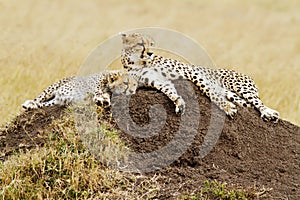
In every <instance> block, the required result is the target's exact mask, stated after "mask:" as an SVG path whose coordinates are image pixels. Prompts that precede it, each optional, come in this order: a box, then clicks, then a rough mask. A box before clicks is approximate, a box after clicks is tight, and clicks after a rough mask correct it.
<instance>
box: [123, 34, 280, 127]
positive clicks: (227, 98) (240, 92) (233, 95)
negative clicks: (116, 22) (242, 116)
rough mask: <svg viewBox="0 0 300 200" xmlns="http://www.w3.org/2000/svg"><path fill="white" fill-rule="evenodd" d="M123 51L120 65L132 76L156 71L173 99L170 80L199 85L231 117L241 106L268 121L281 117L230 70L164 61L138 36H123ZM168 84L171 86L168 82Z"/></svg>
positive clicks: (149, 41) (250, 83)
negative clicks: (133, 73)
mask: <svg viewBox="0 0 300 200" xmlns="http://www.w3.org/2000/svg"><path fill="white" fill-rule="evenodd" d="M121 36H122V40H123V49H122V56H121V61H122V64H123V66H124V68H125V69H127V70H128V71H129V72H130V71H131V72H132V71H133V72H134V71H139V70H141V69H143V68H148V69H153V70H154V72H156V74H159V75H160V77H161V78H160V82H159V85H160V87H162V88H164V91H165V92H164V93H165V94H166V95H167V96H168V97H169V98H170V96H172V95H173V94H172V93H173V91H174V90H173V89H172V90H168V85H169V80H176V79H186V80H190V81H192V82H193V83H194V84H195V85H197V86H198V87H199V89H200V91H201V92H202V93H204V94H205V95H206V96H207V97H208V98H209V99H210V100H211V101H212V102H214V103H215V104H216V105H217V106H218V107H219V108H220V109H222V110H223V111H224V112H225V113H226V114H227V115H228V116H229V117H231V118H232V117H233V116H234V115H235V114H236V113H237V107H236V105H238V106H244V107H255V108H256V109H257V110H259V111H260V113H261V118H262V119H263V120H265V121H273V122H275V123H276V122H277V121H278V118H279V113H278V112H277V111H275V110H272V109H270V108H268V107H266V106H265V105H264V104H263V103H262V101H261V100H260V98H259V96H258V89H257V87H256V85H255V83H254V81H253V80H252V79H251V78H250V77H249V76H247V75H244V74H241V73H237V72H235V71H233V70H227V69H212V68H205V67H202V66H194V65H188V64H185V63H182V62H179V61H177V60H174V59H171V58H164V57H162V56H159V55H156V54H155V53H154V52H152V51H150V49H149V48H150V47H151V46H153V45H154V41H153V40H152V39H151V38H150V37H149V36H146V35H142V34H139V33H133V34H121ZM147 81H149V82H150V85H157V83H156V82H155V80H147ZM165 81H168V82H165ZM176 96H177V98H178V100H180V101H174V103H175V105H176V106H177V107H178V108H181V109H183V108H184V101H183V100H182V98H181V97H180V96H178V95H177V93H176ZM171 99H172V98H171Z"/></svg>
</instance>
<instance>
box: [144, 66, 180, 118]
mask: <svg viewBox="0 0 300 200" xmlns="http://www.w3.org/2000/svg"><path fill="white" fill-rule="evenodd" d="M140 73H141V74H142V75H141V78H140V80H139V83H141V84H142V85H144V86H148V87H152V88H156V89H157V90H160V91H161V92H162V93H164V94H165V95H166V96H167V97H168V98H169V99H171V100H172V101H173V102H174V104H175V113H181V114H183V113H184V111H185V102H184V100H183V98H182V97H181V96H180V95H178V93H177V90H176V88H175V86H174V84H173V83H172V82H171V81H170V80H168V79H166V78H165V77H163V76H162V75H160V74H158V73H157V72H156V71H154V70H152V69H149V68H143V69H142V70H141V71H140Z"/></svg>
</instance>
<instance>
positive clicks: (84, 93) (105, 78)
mask: <svg viewBox="0 0 300 200" xmlns="http://www.w3.org/2000/svg"><path fill="white" fill-rule="evenodd" d="M126 73H127V72H126ZM123 75H124V72H122V71H118V70H114V71H109V72H104V73H97V74H92V75H89V76H86V77H80V76H71V77H67V78H63V79H61V80H59V81H58V82H56V83H54V84H52V85H50V86H49V87H48V88H47V89H46V90H44V91H43V92H42V93H41V94H40V95H39V96H38V97H37V98H35V99H34V100H27V101H25V102H24V103H23V104H22V107H23V108H24V109H27V110H29V109H34V108H41V107H47V106H52V105H69V104H74V103H76V102H79V101H82V100H84V99H85V98H87V97H88V95H92V96H93V101H94V102H95V103H97V104H100V105H102V106H104V107H107V106H109V105H110V93H109V89H110V87H112V86H113V83H115V82H117V81H118V80H119V79H120V77H122V76H123Z"/></svg>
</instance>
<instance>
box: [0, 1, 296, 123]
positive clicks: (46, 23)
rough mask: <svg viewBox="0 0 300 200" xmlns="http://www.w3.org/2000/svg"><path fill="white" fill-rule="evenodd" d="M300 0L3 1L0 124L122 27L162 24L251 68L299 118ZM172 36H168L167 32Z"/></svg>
mask: <svg viewBox="0 0 300 200" xmlns="http://www.w3.org/2000/svg"><path fill="white" fill-rule="evenodd" d="M299 9H300V1H297V0H294V1H293V0H289V1H280V0H277V1H275V0H274V1H271V0H264V1H261V0H245V1H239V0H223V1H205V0H182V1H176V0H173V1H172V0H164V1H141V0H127V1H116V0H113V1H104V0H103V1H102V0H101V1H97V0H89V1H81V0H64V1H60V0H52V1H38V0H26V1H18V0H11V1H2V0H1V1H0V84H1V90H0V91H1V93H0V94H1V95H0V124H5V123H6V122H8V121H9V120H10V119H11V118H12V117H13V116H15V115H16V114H18V113H20V112H21V111H22V109H21V106H20V105H21V104H22V103H23V102H24V101H25V100H27V99H33V98H34V97H35V96H36V95H38V94H39V93H40V92H41V91H42V90H43V89H44V88H46V87H47V86H48V85H50V84H52V83H53V82H54V81H57V80H58V79H60V78H62V77H65V76H70V75H74V74H76V73H77V71H78V70H79V69H80V66H81V64H82V63H83V61H84V59H85V58H86V57H87V56H88V54H89V53H90V52H91V51H92V50H93V49H94V48H95V47H96V46H97V45H98V44H99V43H101V42H102V41H104V40H105V39H107V38H108V37H110V36H111V35H114V34H116V33H118V32H120V31H125V30H128V29H133V28H141V27H149V26H150V27H153V26H155V27H163V28H169V29H174V30H177V31H179V32H182V33H184V34H186V35H189V36H190V37H192V38H194V39H195V40H196V41H198V42H199V43H200V44H201V45H202V46H203V47H204V48H205V49H206V50H207V52H208V53H209V55H210V56H211V57H212V59H213V60H214V62H215V63H216V64H217V66H218V67H220V68H222V67H223V68H229V69H235V70H237V71H239V72H243V73H245V74H248V75H250V76H251V77H252V78H253V79H254V80H255V82H256V83H257V85H258V87H259V89H260V95H261V98H262V100H263V101H264V102H265V104H266V105H268V106H270V107H272V108H274V109H276V110H278V111H279V112H280V113H281V117H282V118H284V119H287V120H289V121H291V122H294V123H296V124H298V125H299V124H300V119H299V114H300V105H299V104H300V92H299V79H300V72H299V71H300V12H299ZM166 39H167V38H166Z"/></svg>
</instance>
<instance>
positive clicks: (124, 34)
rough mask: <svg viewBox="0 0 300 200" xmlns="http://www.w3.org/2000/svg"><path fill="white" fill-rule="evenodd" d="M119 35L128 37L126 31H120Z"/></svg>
mask: <svg viewBox="0 0 300 200" xmlns="http://www.w3.org/2000/svg"><path fill="white" fill-rule="evenodd" d="M119 36H122V37H126V36H127V35H126V33H122V32H119Z"/></svg>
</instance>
